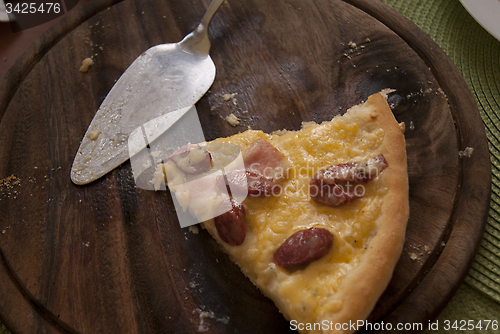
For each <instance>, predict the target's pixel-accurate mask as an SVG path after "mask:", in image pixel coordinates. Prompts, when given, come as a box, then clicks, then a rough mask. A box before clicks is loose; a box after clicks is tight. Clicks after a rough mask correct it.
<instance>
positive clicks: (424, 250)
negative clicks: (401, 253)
mask: <svg viewBox="0 0 500 334" xmlns="http://www.w3.org/2000/svg"><path fill="white" fill-rule="evenodd" d="M408 248H409V249H410V250H409V251H408V255H409V256H410V260H412V261H420V260H421V259H422V258H423V257H424V256H425V255H427V254H430V253H431V252H430V249H429V246H427V245H417V246H415V245H410V246H408Z"/></svg>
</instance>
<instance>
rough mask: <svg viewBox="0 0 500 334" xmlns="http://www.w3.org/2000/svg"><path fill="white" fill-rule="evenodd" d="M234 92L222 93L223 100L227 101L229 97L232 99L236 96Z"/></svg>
mask: <svg viewBox="0 0 500 334" xmlns="http://www.w3.org/2000/svg"><path fill="white" fill-rule="evenodd" d="M236 94H238V93H232V94H224V95H222V99H223V100H224V101H229V100H231V99H234V98H235V96H236Z"/></svg>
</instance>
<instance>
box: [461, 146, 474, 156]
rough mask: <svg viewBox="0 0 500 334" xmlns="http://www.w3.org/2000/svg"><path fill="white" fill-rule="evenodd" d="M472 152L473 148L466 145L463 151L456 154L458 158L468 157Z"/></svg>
mask: <svg viewBox="0 0 500 334" xmlns="http://www.w3.org/2000/svg"><path fill="white" fill-rule="evenodd" d="M472 152H474V149H473V148H472V147H467V148H465V150H463V151H458V156H459V157H460V158H470V157H471V156H472Z"/></svg>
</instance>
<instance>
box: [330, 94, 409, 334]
mask: <svg viewBox="0 0 500 334" xmlns="http://www.w3.org/2000/svg"><path fill="white" fill-rule="evenodd" d="M358 108H359V107H353V110H352V111H354V112H355V113H354V114H353V115H352V116H353V117H355V118H357V119H359V118H361V119H363V120H365V122H366V123H365V124H363V123H362V122H359V121H358V124H360V126H366V127H378V128H381V129H383V130H384V132H385V136H384V141H383V144H382V146H381V148H380V153H382V154H383V155H384V156H385V158H386V160H387V163H388V167H387V169H386V170H385V171H384V172H383V173H381V174H380V175H379V182H381V183H383V184H385V186H386V187H387V189H388V193H387V194H385V197H384V201H383V205H382V212H381V214H380V216H379V218H378V220H377V225H378V231H377V234H376V236H375V237H374V238H373V239H372V240H371V243H370V246H369V249H368V250H367V252H366V253H365V254H364V256H363V260H362V262H361V263H360V264H359V265H358V267H357V268H356V269H355V270H354V271H352V272H351V273H350V274H348V276H347V277H346V279H345V280H344V283H343V284H342V286H341V288H340V290H339V291H338V296H337V298H338V299H340V300H341V301H342V302H343V304H344V307H343V308H342V310H341V311H339V312H337V313H332V314H330V315H329V316H328V317H327V320H329V321H332V322H334V323H341V324H344V323H349V322H350V321H351V322H356V321H357V320H359V319H366V317H367V316H368V315H369V314H370V312H371V311H372V309H373V307H374V306H375V304H376V302H377V301H378V299H379V297H380V295H381V294H382V293H383V291H384V290H385V288H386V287H387V285H388V283H389V281H390V279H391V277H392V274H393V270H394V267H395V265H396V262H397V261H398V259H399V257H400V255H401V252H402V248H403V244H404V239H405V231H406V223H407V221H408V215H409V199H408V172H407V165H406V148H405V140H404V135H403V132H402V129H401V128H400V126H399V124H398V123H397V121H396V120H395V118H394V115H393V114H392V112H391V109H390V108H389V106H388V105H387V102H386V100H385V98H384V97H383V96H382V95H381V94H375V95H372V96H370V97H369V99H368V101H367V102H366V103H365V104H364V105H363V106H362V107H361V108H359V110H358ZM350 116H351V115H348V117H350ZM368 117H370V118H372V119H373V118H375V119H374V120H369V118H368ZM351 332H352V331H350V330H345V331H344V330H340V331H336V330H335V329H334V330H332V331H327V332H325V333H351Z"/></svg>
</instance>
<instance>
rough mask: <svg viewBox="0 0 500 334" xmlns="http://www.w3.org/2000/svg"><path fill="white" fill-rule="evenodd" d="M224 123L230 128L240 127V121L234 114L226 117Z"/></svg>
mask: <svg viewBox="0 0 500 334" xmlns="http://www.w3.org/2000/svg"><path fill="white" fill-rule="evenodd" d="M226 121H227V122H228V123H229V124H231V125H232V126H237V125H240V120H239V119H238V117H236V116H235V115H234V114H230V115H229V116H227V117H226Z"/></svg>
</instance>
